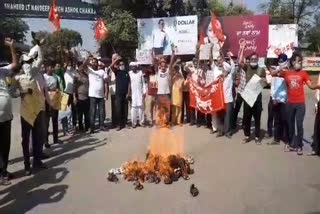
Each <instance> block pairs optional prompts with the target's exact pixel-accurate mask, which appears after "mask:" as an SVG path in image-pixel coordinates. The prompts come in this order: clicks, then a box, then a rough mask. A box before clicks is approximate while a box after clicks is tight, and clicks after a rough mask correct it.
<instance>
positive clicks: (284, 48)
mask: <svg viewBox="0 0 320 214" xmlns="http://www.w3.org/2000/svg"><path fill="white" fill-rule="evenodd" d="M294 47H298V25H296V24H289V25H270V26H269V45H268V58H278V56H279V55H280V54H282V53H285V54H287V56H288V58H291V56H292V54H293V52H294Z"/></svg>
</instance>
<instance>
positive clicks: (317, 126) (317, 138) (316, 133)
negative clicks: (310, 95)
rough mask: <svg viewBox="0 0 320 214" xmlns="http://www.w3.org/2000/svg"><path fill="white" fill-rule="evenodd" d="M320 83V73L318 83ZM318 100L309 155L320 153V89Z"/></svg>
mask: <svg viewBox="0 0 320 214" xmlns="http://www.w3.org/2000/svg"><path fill="white" fill-rule="evenodd" d="M319 84H320V75H318V85H319ZM316 100H317V103H316V104H315V114H316V118H315V120H314V129H313V142H312V144H311V147H312V151H311V152H310V153H308V154H307V155H308V156H315V155H318V156H319V155H320V90H319V89H318V90H317V91H316Z"/></svg>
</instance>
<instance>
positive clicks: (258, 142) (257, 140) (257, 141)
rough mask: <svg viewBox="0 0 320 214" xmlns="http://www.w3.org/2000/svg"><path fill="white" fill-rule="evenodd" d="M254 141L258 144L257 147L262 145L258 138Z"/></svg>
mask: <svg viewBox="0 0 320 214" xmlns="http://www.w3.org/2000/svg"><path fill="white" fill-rule="evenodd" d="M254 141H255V142H256V144H257V145H262V143H261V140H260V138H258V137H256V138H255V139H254Z"/></svg>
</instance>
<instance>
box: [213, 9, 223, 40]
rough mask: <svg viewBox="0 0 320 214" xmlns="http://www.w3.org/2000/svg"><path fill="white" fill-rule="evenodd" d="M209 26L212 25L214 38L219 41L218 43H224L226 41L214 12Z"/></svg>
mask: <svg viewBox="0 0 320 214" xmlns="http://www.w3.org/2000/svg"><path fill="white" fill-rule="evenodd" d="M211 25H212V30H213V32H214V34H215V35H216V37H217V38H218V39H219V41H220V42H224V41H225V40H226V37H225V36H224V34H223V32H222V27H221V23H220V21H219V19H218V17H217V16H216V14H215V13H214V12H212V15H211Z"/></svg>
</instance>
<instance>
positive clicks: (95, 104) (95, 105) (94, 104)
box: [90, 97, 105, 130]
mask: <svg viewBox="0 0 320 214" xmlns="http://www.w3.org/2000/svg"><path fill="white" fill-rule="evenodd" d="M104 107H105V105H104V98H96V97H90V127H91V130H94V129H95V121H96V114H97V113H98V116H99V127H100V128H102V127H103V126H104V119H105V115H104ZM97 110H98V112H97Z"/></svg>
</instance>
